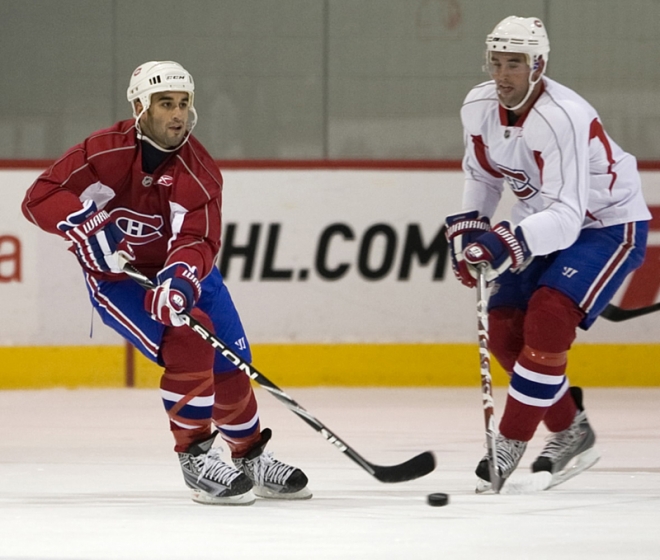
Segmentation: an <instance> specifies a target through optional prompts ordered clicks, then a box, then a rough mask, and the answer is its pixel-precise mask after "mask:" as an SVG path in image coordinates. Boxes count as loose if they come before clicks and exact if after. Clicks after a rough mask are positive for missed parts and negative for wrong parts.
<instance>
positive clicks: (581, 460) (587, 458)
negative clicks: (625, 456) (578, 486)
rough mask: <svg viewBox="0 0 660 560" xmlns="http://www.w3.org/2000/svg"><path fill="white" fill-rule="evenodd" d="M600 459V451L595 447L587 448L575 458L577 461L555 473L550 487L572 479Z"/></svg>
mask: <svg viewBox="0 0 660 560" xmlns="http://www.w3.org/2000/svg"><path fill="white" fill-rule="evenodd" d="M598 459H600V452H599V451H598V450H597V449H596V448H595V447H592V448H591V449H587V450H586V451H585V452H584V453H581V454H580V455H578V456H577V457H576V458H575V462H574V463H573V464H572V465H569V466H568V467H566V468H565V469H564V470H562V471H559V472H558V473H555V474H554V475H553V476H552V481H551V482H550V486H548V488H554V487H555V486H558V485H559V484H562V483H564V482H566V481H567V480H570V479H571V478H573V477H574V476H577V475H579V474H580V473H581V472H583V471H586V470H587V469H588V468H591V467H593V466H594V465H595V464H596V463H597V462H598Z"/></svg>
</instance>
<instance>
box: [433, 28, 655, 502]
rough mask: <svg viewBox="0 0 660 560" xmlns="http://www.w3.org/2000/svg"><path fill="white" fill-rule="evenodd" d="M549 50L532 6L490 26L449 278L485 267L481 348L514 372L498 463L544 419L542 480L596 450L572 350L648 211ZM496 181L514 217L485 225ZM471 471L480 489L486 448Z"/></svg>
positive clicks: (635, 249)
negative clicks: (484, 341) (549, 71)
mask: <svg viewBox="0 0 660 560" xmlns="http://www.w3.org/2000/svg"><path fill="white" fill-rule="evenodd" d="M549 51H550V44H549V41H548V37H547V34H546V30H545V26H544V25H543V23H542V22H541V20H539V19H538V18H533V17H531V18H520V17H516V16H511V17H508V18H506V19H504V20H503V21H501V22H500V23H499V24H498V25H497V26H496V27H495V29H494V30H493V32H492V33H491V34H489V35H488V37H487V40H486V55H487V61H486V63H487V71H488V72H489V74H490V76H491V78H492V79H491V80H490V81H487V82H484V83H482V84H479V85H478V86H476V87H474V88H473V89H472V90H471V91H470V93H469V94H468V95H467V97H466V99H465V102H464V103H463V107H462V109H461V119H462V123H463V128H464V138H465V156H464V159H463V169H464V172H465V187H464V193H463V208H462V212H460V213H458V214H454V215H451V216H448V217H447V219H446V227H447V239H448V241H449V244H450V248H451V255H452V265H453V268H454V273H455V275H456V276H457V277H458V279H459V280H460V281H461V282H462V283H463V284H465V285H466V286H470V287H474V285H475V282H476V280H475V278H476V270H477V267H483V269H484V271H485V277H486V279H487V281H488V282H489V285H490V287H491V288H492V289H491V292H490V298H489V302H488V315H489V316H488V320H489V336H490V350H491V351H492V353H493V355H494V356H495V357H496V359H497V360H498V361H499V363H500V364H501V365H502V366H503V367H504V369H505V370H506V371H507V372H509V374H510V376H511V380H510V383H509V389H508V395H507V401H506V404H505V408H504V411H503V415H502V419H501V422H500V426H499V434H498V435H497V438H496V442H497V452H498V457H497V465H496V468H497V470H496V471H495V472H497V473H498V474H499V476H500V477H501V479H502V480H504V481H505V480H506V479H507V478H508V477H509V476H510V475H511V473H512V472H513V471H514V469H515V468H516V467H517V466H518V464H519V462H520V460H521V458H522V455H523V453H524V451H525V449H526V447H527V443H528V442H529V441H530V440H531V438H532V436H533V435H534V432H535V431H536V429H537V427H538V425H539V424H540V423H541V422H544V423H545V425H546V427H547V428H548V430H549V431H550V432H551V434H550V437H549V439H548V442H547V444H546V446H545V447H544V449H543V450H542V452H541V454H540V455H539V456H538V457H537V458H536V460H535V461H534V462H533V464H532V472H533V473H537V472H549V473H550V474H551V475H552V477H551V482H550V483H549V486H550V487H551V486H554V485H556V484H559V483H561V482H563V481H565V480H567V479H568V478H570V477H572V476H575V475H576V474H578V473H580V472H582V471H583V470H584V469H586V468H589V467H590V466H591V465H593V464H594V463H595V462H596V461H597V460H598V458H599V453H598V451H597V450H596V448H595V445H594V444H595V434H594V431H593V429H592V427H591V425H590V424H589V422H588V420H587V416H586V413H585V411H584V407H583V404H582V391H581V390H580V388H579V387H569V381H568V378H567V375H566V368H567V354H568V350H569V349H570V347H571V344H572V342H573V340H574V339H575V336H576V330H577V328H578V327H580V328H582V329H585V330H586V329H588V328H589V327H590V326H591V325H592V324H593V322H594V321H595V320H596V318H597V317H598V315H599V314H600V313H601V312H602V311H603V309H604V308H605V306H606V305H607V303H608V302H609V301H610V299H611V298H612V297H613V295H614V294H615V292H616V291H617V289H618V288H619V287H620V286H621V284H622V282H623V281H624V279H625V278H626V276H627V275H628V274H629V273H630V272H631V271H633V270H634V269H636V268H637V267H639V266H640V265H641V263H642V261H643V259H644V252H645V247H646V237H647V232H648V220H649V219H650V217H651V215H650V213H649V210H648V208H647V206H646V204H645V202H644V199H643V196H642V192H641V179H640V176H639V173H638V171H637V164H636V160H635V158H634V157H633V156H632V155H630V154H628V153H626V152H624V151H623V150H622V149H621V148H620V147H619V146H618V145H617V144H616V143H615V142H614V141H613V140H612V139H611V138H610V137H609V136H608V134H607V133H606V131H605V129H604V128H603V125H602V123H601V121H600V118H599V116H598V114H597V112H596V111H595V109H594V108H593V107H592V106H591V105H590V104H589V103H588V102H587V101H585V100H584V99H583V98H582V97H580V96H579V95H578V94H577V93H575V92H574V91H572V90H570V89H568V88H566V87H564V86H562V85H561V84H559V83H557V82H556V81H554V80H552V79H550V78H548V77H547V76H546V75H545V72H546V68H547V64H548V53H549ZM505 185H506V186H508V187H509V188H510V189H511V190H512V192H513V194H514V195H515V197H514V198H515V200H516V202H515V204H514V206H513V209H512V213H511V221H510V222H509V221H502V222H500V223H497V224H495V225H491V221H490V220H491V219H492V218H493V215H494V213H495V210H496V208H497V206H498V203H499V201H500V197H501V194H502V191H503V189H504V187H505ZM476 474H477V476H478V486H477V490H478V491H484V490H487V489H488V488H489V487H490V471H489V464H488V456H486V457H485V458H484V459H482V460H481V462H480V463H479V465H478V467H477V470H476ZM544 476H545V475H544Z"/></svg>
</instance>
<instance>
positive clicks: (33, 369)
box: [0, 168, 660, 387]
mask: <svg viewBox="0 0 660 560" xmlns="http://www.w3.org/2000/svg"><path fill="white" fill-rule="evenodd" d="M39 172H40V169H24V170H18V169H16V170H2V171H0V180H1V183H0V184H1V185H2V187H0V188H1V189H2V194H3V205H2V207H1V208H0V290H1V292H0V293H1V294H2V301H3V308H4V311H5V312H4V313H3V316H4V317H5V319H4V320H3V321H2V323H1V326H0V387H40V386H59V385H66V386H78V385H81V386H121V385H122V384H125V383H126V380H127V375H130V377H131V379H132V382H133V383H134V384H135V385H136V386H155V385H157V382H158V376H159V370H158V368H156V367H155V366H153V365H152V364H150V363H148V362H147V361H146V360H144V359H142V358H141V357H140V356H136V355H134V354H133V353H132V352H128V351H127V349H126V348H125V346H124V344H123V342H122V341H121V340H120V339H119V337H117V335H115V334H114V333H113V332H112V331H110V330H109V329H107V328H106V327H105V326H104V325H102V324H101V322H100V320H99V319H98V318H94V319H92V313H91V307H90V305H89V302H88V301H87V295H86V292H85V288H84V285H83V282H82V276H81V273H80V269H79V267H78V265H77V263H76V261H75V258H74V257H73V256H72V255H71V254H69V253H68V252H67V251H66V250H65V249H66V244H65V243H64V242H63V241H62V240H60V239H59V238H58V237H56V236H53V235H48V234H45V233H43V232H41V231H40V230H38V228H36V227H35V226H33V225H31V224H30V223H29V222H27V220H25V218H23V216H22V214H21V212H20V202H21V200H22V197H23V194H24V192H25V190H26V189H27V187H28V186H29V185H30V184H31V182H32V181H33V180H34V178H35V177H36V176H37V175H38V173H39ZM223 175H224V178H225V188H224V205H223V207H224V216H223V220H224V223H223V239H224V241H223V251H222V253H221V256H220V259H219V262H218V264H219V266H220V268H221V270H222V271H223V272H224V273H225V279H226V282H227V285H228V286H229V289H230V291H231V293H232V296H233V298H234V300H235V302H236V305H237V307H238V309H239V312H240V314H241V317H242V320H243V322H244V325H245V328H246V331H247V333H248V336H249V338H250V341H251V343H252V345H253V350H254V363H255V365H256V366H257V368H259V369H260V370H262V371H263V373H264V374H266V375H267V376H268V377H271V378H272V379H273V380H274V381H275V382H276V383H278V384H280V385H291V386H294V385H297V386H314V385H346V386H361V385H362V386H378V385H382V386H442V385H451V386H462V385H472V384H478V353H477V350H476V318H475V302H474V297H475V295H474V292H473V291H472V290H468V289H467V288H464V287H463V286H461V285H460V284H459V283H458V282H457V281H456V280H455V279H454V277H453V275H452V273H451V267H450V264H449V260H448V256H447V246H446V243H445V242H444V237H443V232H442V223H443V219H444V216H446V215H447V214H450V213H453V212H455V211H457V210H459V209H460V201H461V191H462V176H461V173H460V171H458V170H442V169H431V168H428V169H424V168H421V169H419V168H417V169H416V168H410V169H389V170H388V169H342V168H333V169H227V170H225V171H224V172H223ZM643 182H644V191H645V194H646V197H647V200H648V201H649V204H650V205H651V206H652V207H653V209H654V216H660V212H658V208H659V207H660V194H658V193H660V172H656V171H644V172H643ZM510 203H511V201H510V199H509V198H508V196H507V197H505V199H504V200H503V203H502V208H501V211H500V212H499V213H498V216H497V218H502V219H504V218H505V217H507V209H508V206H509V205H510ZM658 222H660V218H658V219H654V222H653V223H652V229H653V231H652V233H651V238H650V242H649V253H648V255H647V262H646V263H645V265H644V270H642V269H640V274H643V275H644V276H643V277H644V278H645V279H647V278H650V279H651V280H650V281H647V280H645V281H644V282H643V289H641V290H640V289H639V285H640V284H641V283H640V282H639V281H638V282H637V283H635V282H634V279H632V280H631V281H630V282H628V283H627V284H626V285H625V286H624V287H623V288H622V290H621V291H620V293H619V294H617V298H616V299H615V303H617V304H621V305H623V303H622V302H624V303H626V306H633V307H637V306H641V305H648V304H651V303H653V302H654V301H655V299H656V298H657V295H658V289H659V288H660V285H659V284H660V252H659V251H660V223H658ZM640 278H641V276H640ZM659 322H660V313H657V314H656V315H649V316H647V317H644V318H639V319H634V320H630V321H626V322H621V323H612V322H607V321H605V320H603V319H601V320H599V321H598V322H597V323H596V325H595V326H594V328H593V329H591V330H590V331H589V332H588V333H583V332H581V333H579V335H578V339H577V341H576V344H575V346H574V349H573V350H572V352H571V362H570V371H571V376H572V379H573V380H574V382H577V381H579V382H580V383H582V384H585V385H599V386H617V385H619V386H634V385H658V384H660V381H659V380H660V375H659V374H660V366H659V365H658V364H660V359H659V358H660V345H659V344H658V343H659V342H660V341H659V333H660V323H659ZM90 331H91V336H90ZM127 364H128V365H127ZM494 372H495V380H496V383H498V384H501V383H504V382H505V376H504V374H503V373H502V372H501V371H500V370H499V369H498V368H497V366H494Z"/></svg>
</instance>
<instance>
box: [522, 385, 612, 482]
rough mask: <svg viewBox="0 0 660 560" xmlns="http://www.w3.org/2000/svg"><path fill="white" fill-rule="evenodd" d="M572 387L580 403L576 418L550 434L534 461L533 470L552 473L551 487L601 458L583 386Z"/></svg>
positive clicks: (575, 398)
mask: <svg viewBox="0 0 660 560" xmlns="http://www.w3.org/2000/svg"><path fill="white" fill-rule="evenodd" d="M570 391H571V395H572V396H573V399H574V400H575V404H577V407H578V412H577V414H576V415H575V418H574V419H573V422H572V423H571V425H570V426H569V427H568V428H567V429H566V430H564V431H563V432H557V433H555V434H552V435H550V436H549V437H548V443H547V444H546V445H545V447H544V448H543V451H541V453H540V455H539V456H538V457H537V458H536V460H535V461H534V463H533V464H532V472H534V473H537V472H543V471H546V472H549V473H551V474H552V481H551V483H550V486H549V487H548V488H552V487H553V486H557V485H558V484H561V483H562V482H566V481H567V480H569V479H571V478H573V477H574V476H576V475H578V474H580V473H581V472H582V471H584V470H586V469H588V468H590V467H592V466H593V465H595V464H596V462H598V459H600V452H599V451H598V450H597V449H596V448H595V443H596V434H595V433H594V431H593V429H592V428H591V425H590V424H589V421H588V420H587V414H586V412H585V411H584V407H583V406H582V389H580V388H579V387H571V388H570Z"/></svg>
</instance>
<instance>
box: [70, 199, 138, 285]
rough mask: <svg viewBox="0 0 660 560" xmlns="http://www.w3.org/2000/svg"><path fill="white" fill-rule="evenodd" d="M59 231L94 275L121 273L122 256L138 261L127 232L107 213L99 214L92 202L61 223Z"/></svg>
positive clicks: (89, 201)
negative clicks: (125, 238) (128, 240)
mask: <svg viewBox="0 0 660 560" xmlns="http://www.w3.org/2000/svg"><path fill="white" fill-rule="evenodd" d="M57 229H59V230H60V231H63V232H64V233H66V235H67V237H68V238H69V239H70V240H71V242H72V246H71V249H72V250H73V252H74V253H75V254H76V256H77V257H78V260H79V261H80V264H82V265H83V267H84V268H86V269H87V270H91V271H92V272H115V273H120V272H122V262H120V253H122V256H123V257H124V258H125V259H126V260H129V261H130V260H133V259H134V258H135V254H134V253H133V249H131V246H130V245H129V244H128V243H127V242H126V241H124V234H123V232H122V231H121V230H120V229H119V227H118V226H117V224H115V222H114V221H113V220H112V218H110V215H109V214H108V213H107V212H106V211H105V210H100V211H98V212H97V211H96V204H95V203H94V201H92V200H87V201H85V203H84V204H83V207H82V210H78V211H76V212H73V213H72V214H69V215H68V216H67V217H66V220H63V221H61V222H60V223H58V224H57Z"/></svg>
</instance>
